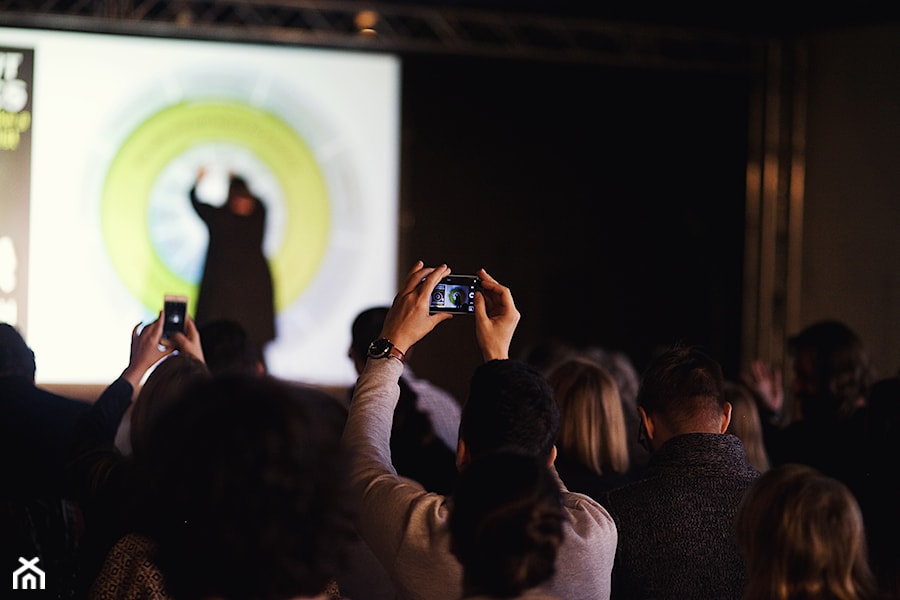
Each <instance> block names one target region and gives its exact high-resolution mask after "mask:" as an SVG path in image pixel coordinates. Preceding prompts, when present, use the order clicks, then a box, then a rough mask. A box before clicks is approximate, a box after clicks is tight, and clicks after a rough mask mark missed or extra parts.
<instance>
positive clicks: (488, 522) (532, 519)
mask: <svg viewBox="0 0 900 600" xmlns="http://www.w3.org/2000/svg"><path fill="white" fill-rule="evenodd" d="M560 495H561V492H560V488H559V484H558V483H557V482H556V480H555V478H554V477H553V476H552V475H551V473H550V471H549V469H548V467H547V464H546V462H543V461H541V460H540V459H537V458H535V457H529V456H525V455H522V454H514V453H502V452H501V453H496V454H490V455H487V456H484V457H481V458H479V459H477V460H475V461H474V462H473V463H472V464H470V465H469V466H468V467H467V468H466V469H465V470H464V471H463V472H462V473H460V477H459V480H458V482H457V485H456V489H455V490H454V493H453V497H452V502H451V510H450V518H449V528H450V536H451V549H452V551H453V554H454V555H455V556H456V557H457V558H458V559H459V562H460V563H461V564H462V566H463V588H464V591H465V593H466V594H471V595H474V594H484V595H490V596H492V597H497V598H510V597H514V596H518V595H519V594H521V593H522V592H524V591H525V590H527V589H529V588H532V587H535V586H537V585H539V584H540V583H542V582H544V581H546V580H548V579H550V578H551V577H552V576H553V574H554V572H555V562H556V554H557V551H558V549H559V547H560V545H561V544H562V541H563V522H564V520H565V518H566V517H565V512H564V510H563V508H562V501H561V498H560Z"/></svg>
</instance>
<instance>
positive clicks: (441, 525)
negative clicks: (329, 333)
mask: <svg viewBox="0 0 900 600" xmlns="http://www.w3.org/2000/svg"><path fill="white" fill-rule="evenodd" d="M402 371H403V364H402V363H400V362H399V361H397V360H395V359H393V358H387V359H370V360H369V361H368V363H367V364H366V367H365V369H364V370H363V372H362V374H361V375H360V376H359V379H358V380H357V383H356V388H355V390H354V394H353V398H352V399H351V401H350V412H349V414H348V417H347V424H346V426H345V428H344V436H343V444H344V447H345V448H346V449H347V450H348V453H349V455H350V478H351V489H352V493H353V495H354V499H355V500H356V501H357V502H358V505H357V508H358V517H357V528H358V531H359V534H360V536H361V537H362V538H363V539H364V540H365V541H366V543H367V544H368V545H369V547H370V548H371V549H372V552H373V553H374V554H375V556H376V557H377V558H378V560H379V561H380V562H381V564H382V565H384V567H385V569H387V571H388V573H390V575H391V579H392V581H393V582H394V585H395V587H396V588H397V591H398V594H399V595H400V597H402V598H408V599H419V598H421V599H422V600H444V599H446V600H456V599H458V598H460V597H461V595H462V567H461V566H460V565H459V563H458V562H457V561H456V559H455V557H453V555H452V554H451V553H450V543H449V534H448V531H447V526H446V524H447V518H448V510H447V506H446V498H445V497H444V496H441V495H439V494H434V493H428V492H426V491H425V490H424V489H423V488H422V486H421V485H419V484H418V483H416V482H413V481H410V480H408V479H405V478H403V477H400V476H399V475H397V472H396V470H395V469H394V467H393V465H392V464H391V451H390V438H391V424H392V420H393V415H394V407H395V406H396V404H397V400H398V398H399V397H400V387H399V385H398V381H399V379H400V374H401V373H402Z"/></svg>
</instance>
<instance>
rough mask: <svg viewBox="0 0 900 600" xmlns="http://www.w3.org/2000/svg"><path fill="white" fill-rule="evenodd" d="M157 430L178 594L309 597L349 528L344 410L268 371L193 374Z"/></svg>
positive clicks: (158, 486) (163, 535)
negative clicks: (207, 376)
mask: <svg viewBox="0 0 900 600" xmlns="http://www.w3.org/2000/svg"><path fill="white" fill-rule="evenodd" d="M185 394H186V395H185V397H184V398H183V399H182V400H181V401H179V402H177V403H175V404H173V405H172V407H171V409H170V410H168V411H167V412H166V413H165V414H164V415H162V417H161V418H160V420H159V422H158V426H157V427H156V428H154V430H153V432H152V437H151V440H150V447H151V454H152V456H153V463H152V468H151V470H150V472H149V473H150V476H149V477H148V482H149V484H150V486H151V487H152V489H153V490H155V491H154V492H152V493H151V494H150V498H149V500H150V502H151V503H152V504H153V505H154V507H155V508H154V511H155V512H154V515H155V516H156V518H155V519H154V520H152V521H151V526H152V527H153V532H154V533H153V535H154V538H155V541H156V544H157V554H156V560H157V563H158V565H159V567H160V569H161V570H162V572H163V573H164V575H165V578H166V586H167V588H168V590H169V591H170V592H171V593H172V595H173V596H174V597H175V598H177V599H179V600H181V599H183V598H190V599H198V598H214V597H218V598H265V599H282V598H293V597H298V596H299V597H307V596H311V597H315V596H317V595H319V594H321V593H322V591H323V590H324V589H325V588H326V585H327V584H328V583H329V582H330V581H332V580H333V579H334V578H335V576H336V575H337V573H338V570H339V569H340V566H341V561H342V559H343V551H344V547H345V546H344V544H345V542H346V541H347V540H349V539H350V536H351V534H352V531H353V529H352V512H351V511H350V510H349V505H348V503H347V502H348V500H347V496H346V491H345V487H346V473H347V470H346V466H345V463H344V454H343V451H342V449H341V446H340V436H341V431H342V427H343V423H344V414H343V412H342V411H341V409H340V406H339V405H338V404H337V403H335V402H333V401H332V400H331V399H330V398H326V397H325V396H323V395H321V394H310V393H308V390H306V389H305V388H303V387H300V386H293V385H290V384H288V383H285V382H281V381H278V380H276V379H274V378H271V377H265V376H264V377H255V376H236V375H235V376H222V377H217V378H213V379H207V380H204V381H200V382H197V383H196V384H195V385H192V386H191V387H190V388H188V389H187V390H186V391H185Z"/></svg>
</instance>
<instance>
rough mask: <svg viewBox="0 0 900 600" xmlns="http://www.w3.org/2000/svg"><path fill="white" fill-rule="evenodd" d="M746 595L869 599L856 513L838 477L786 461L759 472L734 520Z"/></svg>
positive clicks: (860, 524)
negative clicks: (742, 558)
mask: <svg viewBox="0 0 900 600" xmlns="http://www.w3.org/2000/svg"><path fill="white" fill-rule="evenodd" d="M735 533H736V536H737V542H738V546H739V548H740V550H741V553H742V555H743V556H744V560H745V563H746V565H747V571H748V575H749V587H748V589H747V594H746V595H745V598H754V599H755V598H766V599H775V600H792V599H803V598H838V599H845V600H860V599H865V598H872V597H874V596H873V590H874V589H875V585H874V583H873V577H872V573H871V571H870V569H869V565H868V560H867V551H866V536H865V529H864V525H863V518H862V514H861V512H860V509H859V506H858V504H857V502H856V499H855V498H854V497H853V494H852V493H851V492H850V491H849V489H848V488H847V487H846V486H845V485H844V484H843V483H841V482H840V481H838V480H836V479H833V478H830V477H826V476H825V475H822V474H821V473H820V472H819V471H817V470H815V469H814V468H812V467H809V466H806V465H800V464H785V465H781V466H779V467H775V468H773V469H771V470H769V471H768V472H766V473H764V474H763V475H762V476H760V477H759V479H757V480H756V481H755V482H754V483H753V484H752V485H751V487H750V488H749V489H748V490H747V493H746V494H745V495H744V498H743V499H742V501H741V504H740V505H739V507H738V512H737V515H736V518H735Z"/></svg>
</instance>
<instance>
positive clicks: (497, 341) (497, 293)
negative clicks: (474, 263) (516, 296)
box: [475, 269, 521, 362]
mask: <svg viewBox="0 0 900 600" xmlns="http://www.w3.org/2000/svg"><path fill="white" fill-rule="evenodd" d="M478 277H479V278H481V293H480V294H475V337H476V338H477V340H478V346H479V347H480V348H481V355H482V357H483V358H484V360H485V362H487V361H489V360H493V359H507V358H509V345H510V343H512V337H513V334H514V333H515V331H516V326H517V325H518V324H519V317H520V316H521V315H520V314H519V311H518V309H517V308H516V304H515V302H513V297H512V292H511V291H510V290H509V288H508V287H506V286H503V285H500V284H499V283H498V282H497V280H496V279H494V278H493V277H491V276H490V275H489V274H488V272H487V271H485V270H484V269H481V270H479V271H478Z"/></svg>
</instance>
